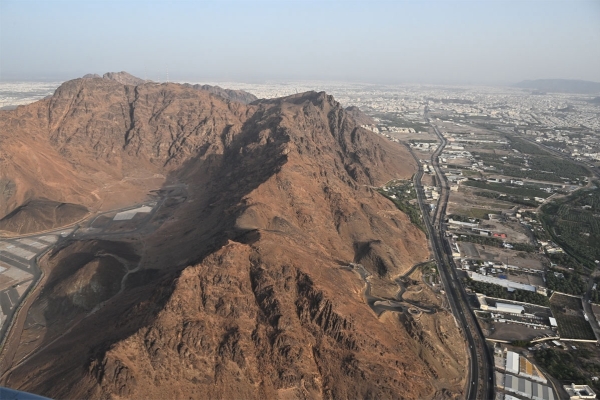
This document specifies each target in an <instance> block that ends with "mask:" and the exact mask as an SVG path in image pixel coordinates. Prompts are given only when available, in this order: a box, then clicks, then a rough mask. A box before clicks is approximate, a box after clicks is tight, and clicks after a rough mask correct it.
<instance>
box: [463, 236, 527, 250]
mask: <svg viewBox="0 0 600 400" xmlns="http://www.w3.org/2000/svg"><path fill="white" fill-rule="evenodd" d="M458 241H459V242H471V243H477V244H482V245H484V246H493V247H502V244H503V243H504V242H505V241H504V240H502V239H498V238H495V237H492V236H481V235H460V236H459V237H458ZM509 244H510V245H511V246H512V250H514V251H526V252H527V253H533V252H535V251H536V250H537V247H535V246H534V245H532V244H528V243H509Z"/></svg>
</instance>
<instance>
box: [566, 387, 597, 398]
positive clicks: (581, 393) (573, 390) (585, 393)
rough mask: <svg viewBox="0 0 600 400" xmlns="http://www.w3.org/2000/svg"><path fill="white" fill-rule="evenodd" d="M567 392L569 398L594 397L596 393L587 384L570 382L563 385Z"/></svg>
mask: <svg viewBox="0 0 600 400" xmlns="http://www.w3.org/2000/svg"><path fill="white" fill-rule="evenodd" d="M563 387H564V388H565V390H566V391H567V393H568V394H569V399H570V400H580V399H595V398H596V393H594V391H593V390H592V388H590V387H589V386H588V385H576V384H574V383H571V384H570V385H565V386H563Z"/></svg>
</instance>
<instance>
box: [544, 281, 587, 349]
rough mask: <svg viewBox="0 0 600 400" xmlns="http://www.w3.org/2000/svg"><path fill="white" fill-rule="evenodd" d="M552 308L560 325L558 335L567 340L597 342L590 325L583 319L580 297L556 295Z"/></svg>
mask: <svg viewBox="0 0 600 400" xmlns="http://www.w3.org/2000/svg"><path fill="white" fill-rule="evenodd" d="M550 308H551V309H552V314H553V315H554V317H555V318H556V323H557V324H558V333H559V334H560V337H561V338H565V339H584V340H595V339H596V336H594V331H593V330H592V327H591V326H590V323H589V322H588V321H586V320H585V318H584V317H583V306H582V304H581V299H580V298H578V297H571V296H565V295H562V294H558V293H554V294H553V295H552V297H551V298H550Z"/></svg>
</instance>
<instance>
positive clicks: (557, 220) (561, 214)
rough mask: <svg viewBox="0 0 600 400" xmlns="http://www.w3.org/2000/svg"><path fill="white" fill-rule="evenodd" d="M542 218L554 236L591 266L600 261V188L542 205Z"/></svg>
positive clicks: (572, 255)
mask: <svg viewBox="0 0 600 400" xmlns="http://www.w3.org/2000/svg"><path fill="white" fill-rule="evenodd" d="M540 219H541V221H542V223H543V225H544V228H545V229H546V231H547V232H548V233H549V234H550V235H551V237H552V239H553V240H554V241H555V242H556V243H558V244H559V245H560V246H561V247H562V248H563V249H564V250H565V251H566V252H567V253H568V254H569V255H570V256H571V257H573V258H575V259H576V260H577V261H578V262H580V263H582V264H583V265H585V266H586V267H588V268H590V269H594V268H595V267H596V264H595V260H600V189H598V188H596V189H592V190H579V191H577V192H575V193H573V194H572V195H570V196H569V197H567V198H565V199H561V200H558V201H554V202H551V203H549V204H546V205H544V206H543V207H542V208H541V215H540Z"/></svg>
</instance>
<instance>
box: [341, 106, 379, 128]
mask: <svg viewBox="0 0 600 400" xmlns="http://www.w3.org/2000/svg"><path fill="white" fill-rule="evenodd" d="M346 112H347V113H348V114H349V115H350V116H351V117H352V118H354V120H355V121H356V123H357V124H358V125H361V126H362V125H376V124H375V120H374V119H373V118H371V117H369V116H368V115H367V114H365V113H364V112H363V111H362V110H361V109H360V108H358V107H356V106H350V107H346Z"/></svg>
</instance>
